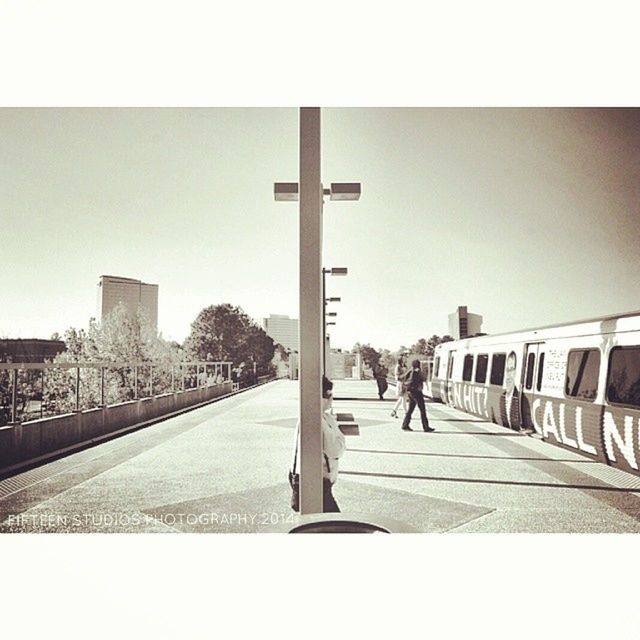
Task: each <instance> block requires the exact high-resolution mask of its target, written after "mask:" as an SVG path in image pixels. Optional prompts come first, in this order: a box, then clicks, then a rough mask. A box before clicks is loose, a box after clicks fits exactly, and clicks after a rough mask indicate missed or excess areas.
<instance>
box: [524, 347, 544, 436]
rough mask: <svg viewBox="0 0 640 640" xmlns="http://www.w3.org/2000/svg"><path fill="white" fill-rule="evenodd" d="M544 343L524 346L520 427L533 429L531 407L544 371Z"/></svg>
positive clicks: (540, 385) (538, 392)
mask: <svg viewBox="0 0 640 640" xmlns="http://www.w3.org/2000/svg"><path fill="white" fill-rule="evenodd" d="M544 354H545V344H544V342H533V343H529V344H527V345H525V354H524V366H523V368H522V377H523V380H522V404H521V411H520V415H521V416H522V426H523V427H524V428H525V429H533V416H532V410H531V407H532V406H533V400H534V398H535V396H537V395H540V389H541V387H542V372H543V370H544Z"/></svg>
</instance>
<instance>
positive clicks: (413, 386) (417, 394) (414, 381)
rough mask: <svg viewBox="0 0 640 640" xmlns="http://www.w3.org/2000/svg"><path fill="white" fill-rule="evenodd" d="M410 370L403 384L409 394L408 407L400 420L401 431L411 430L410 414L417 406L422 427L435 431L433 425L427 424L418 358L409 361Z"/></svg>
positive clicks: (422, 380) (422, 382) (422, 378)
mask: <svg viewBox="0 0 640 640" xmlns="http://www.w3.org/2000/svg"><path fill="white" fill-rule="evenodd" d="M411 367H412V368H411V371H409V372H408V373H407V374H406V375H405V385H406V389H407V393H408V394H409V409H408V411H407V413H406V414H405V416H404V420H403V421H402V430H403V431H413V429H412V428H411V427H410V426H409V422H411V414H412V413H413V410H414V409H415V408H416V405H417V406H418V409H419V410H420V419H421V420H422V428H423V429H424V430H425V431H427V432H430V431H435V429H434V428H433V427H430V426H429V419H428V418H427V409H426V407H425V405H424V396H423V395H422V385H423V384H424V376H423V375H422V371H421V370H420V360H414V361H413V362H412V363H411Z"/></svg>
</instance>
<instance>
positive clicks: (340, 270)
mask: <svg viewBox="0 0 640 640" xmlns="http://www.w3.org/2000/svg"><path fill="white" fill-rule="evenodd" d="M348 273H349V270H348V269H347V267H331V269H325V268H324V267H323V269H322V303H323V304H322V373H323V375H327V324H328V323H327V298H326V297H325V296H326V286H327V285H326V275H327V274H329V275H332V276H346V275H347V274H348ZM338 300H340V298H338ZM333 315H335V313H334V314H333ZM329 324H335V322H331V323H329Z"/></svg>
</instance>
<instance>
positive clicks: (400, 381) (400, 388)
mask: <svg viewBox="0 0 640 640" xmlns="http://www.w3.org/2000/svg"><path fill="white" fill-rule="evenodd" d="M393 373H394V376H395V379H396V398H397V400H396V403H395V404H394V405H393V409H392V410H391V417H392V418H397V417H398V409H399V408H400V405H402V410H403V411H404V412H405V413H407V389H406V385H405V382H404V377H405V375H406V373H407V367H406V365H405V362H404V356H402V355H401V356H399V357H398V364H397V365H396V368H395V370H394V372H393Z"/></svg>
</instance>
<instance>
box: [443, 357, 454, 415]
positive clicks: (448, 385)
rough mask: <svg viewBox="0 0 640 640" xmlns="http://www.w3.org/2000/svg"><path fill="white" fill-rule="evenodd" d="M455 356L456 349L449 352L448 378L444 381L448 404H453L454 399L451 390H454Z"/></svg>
mask: <svg viewBox="0 0 640 640" xmlns="http://www.w3.org/2000/svg"><path fill="white" fill-rule="evenodd" d="M455 354H456V352H455V349H452V350H451V351H449V359H448V360H447V373H446V376H447V377H446V378H445V381H444V388H445V391H446V402H447V403H448V404H453V397H452V393H451V390H452V389H453V381H452V377H453V360H454V356H455Z"/></svg>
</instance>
